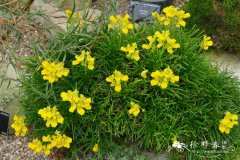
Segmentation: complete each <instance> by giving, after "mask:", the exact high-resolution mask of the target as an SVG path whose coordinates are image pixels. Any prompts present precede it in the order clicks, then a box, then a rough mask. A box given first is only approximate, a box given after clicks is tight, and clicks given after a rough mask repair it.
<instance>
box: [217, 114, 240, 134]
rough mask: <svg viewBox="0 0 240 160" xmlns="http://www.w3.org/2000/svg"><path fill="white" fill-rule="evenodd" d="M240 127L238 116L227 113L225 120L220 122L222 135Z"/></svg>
mask: <svg viewBox="0 0 240 160" xmlns="http://www.w3.org/2000/svg"><path fill="white" fill-rule="evenodd" d="M234 125H238V115H236V114H231V113H230V112H226V113H225V116H224V118H223V119H221V120H220V124H219V130H220V132H221V133H226V134H229V133H230V129H231V128H233V126H234Z"/></svg>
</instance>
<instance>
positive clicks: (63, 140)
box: [52, 131, 72, 148]
mask: <svg viewBox="0 0 240 160" xmlns="http://www.w3.org/2000/svg"><path fill="white" fill-rule="evenodd" d="M52 143H53V144H54V147H56V148H62V147H65V148H70V144H71V143H72V138H70V137H68V136H66V135H65V134H63V135H61V134H60V132H59V131H56V133H55V135H53V136H52Z"/></svg>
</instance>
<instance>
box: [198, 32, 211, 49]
mask: <svg viewBox="0 0 240 160" xmlns="http://www.w3.org/2000/svg"><path fill="white" fill-rule="evenodd" d="M211 46H213V41H212V40H211V37H207V36H206V35H204V37H203V41H202V42H201V44H200V47H201V48H202V49H204V50H208V47H211Z"/></svg>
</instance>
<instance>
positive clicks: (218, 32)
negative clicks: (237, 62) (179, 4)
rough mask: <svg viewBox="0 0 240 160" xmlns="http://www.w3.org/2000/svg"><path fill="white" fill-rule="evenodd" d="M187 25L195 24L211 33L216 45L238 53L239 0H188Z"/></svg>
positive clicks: (239, 40)
mask: <svg viewBox="0 0 240 160" xmlns="http://www.w3.org/2000/svg"><path fill="white" fill-rule="evenodd" d="M186 10H187V11H188V12H189V13H191V15H192V17H191V19H190V20H189V25H190V26H193V25H195V24H197V25H198V27H200V28H202V29H205V31H206V33H207V34H209V35H212V36H213V38H214V41H215V44H216V46H220V47H222V48H223V49H226V50H228V51H230V52H234V53H237V54H238V53H240V37H239V32H240V28H239V25H240V15H239V13H240V0H234V1H232V0H205V1H198V0H189V2H187V3H186Z"/></svg>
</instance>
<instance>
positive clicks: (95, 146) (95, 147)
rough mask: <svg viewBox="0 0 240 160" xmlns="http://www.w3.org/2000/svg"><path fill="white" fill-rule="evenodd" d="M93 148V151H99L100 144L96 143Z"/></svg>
mask: <svg viewBox="0 0 240 160" xmlns="http://www.w3.org/2000/svg"><path fill="white" fill-rule="evenodd" d="M92 150H93V152H95V153H97V152H98V144H94V146H93V148H92Z"/></svg>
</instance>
